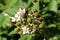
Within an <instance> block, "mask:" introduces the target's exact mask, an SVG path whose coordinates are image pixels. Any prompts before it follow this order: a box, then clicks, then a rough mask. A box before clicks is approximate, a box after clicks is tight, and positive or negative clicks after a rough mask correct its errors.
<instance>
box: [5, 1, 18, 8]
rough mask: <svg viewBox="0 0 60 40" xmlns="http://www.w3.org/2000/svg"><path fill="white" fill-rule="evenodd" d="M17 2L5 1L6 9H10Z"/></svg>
mask: <svg viewBox="0 0 60 40" xmlns="http://www.w3.org/2000/svg"><path fill="white" fill-rule="evenodd" d="M17 1H18V0H5V3H6V7H12V6H14V5H15V3H16V2H17Z"/></svg>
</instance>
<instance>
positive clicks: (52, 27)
mask: <svg viewBox="0 0 60 40" xmlns="http://www.w3.org/2000/svg"><path fill="white" fill-rule="evenodd" d="M32 2H33V1H32V0H0V40H43V39H44V35H40V36H37V35H36V36H34V34H31V35H22V37H20V36H19V34H17V33H16V32H14V31H13V29H14V28H15V27H9V26H8V23H9V18H8V17H5V16H4V15H3V14H4V13H8V14H9V15H10V16H14V15H15V14H16V12H17V10H18V8H27V9H31V10H32V11H33V10H37V11H38V12H39V14H41V15H43V17H44V20H45V29H44V31H43V33H42V34H45V37H46V40H60V0H36V2H35V4H32ZM49 20H50V22H49ZM44 32H45V33H44Z"/></svg>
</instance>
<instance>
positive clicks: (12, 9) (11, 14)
mask: <svg viewBox="0 0 60 40" xmlns="http://www.w3.org/2000/svg"><path fill="white" fill-rule="evenodd" d="M17 9H18V8H9V9H6V10H5V11H3V13H2V14H5V13H7V14H8V15H9V16H14V15H15V14H16V13H17Z"/></svg>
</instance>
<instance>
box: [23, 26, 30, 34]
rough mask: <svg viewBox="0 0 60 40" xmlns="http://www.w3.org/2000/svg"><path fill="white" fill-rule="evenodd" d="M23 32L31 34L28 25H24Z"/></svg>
mask: <svg viewBox="0 0 60 40" xmlns="http://www.w3.org/2000/svg"><path fill="white" fill-rule="evenodd" d="M22 30H23V34H29V28H27V26H24V27H22Z"/></svg>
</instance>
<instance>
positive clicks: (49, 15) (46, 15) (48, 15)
mask: <svg viewBox="0 0 60 40" xmlns="http://www.w3.org/2000/svg"><path fill="white" fill-rule="evenodd" d="M43 17H44V18H47V17H51V14H44V15H43Z"/></svg>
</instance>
